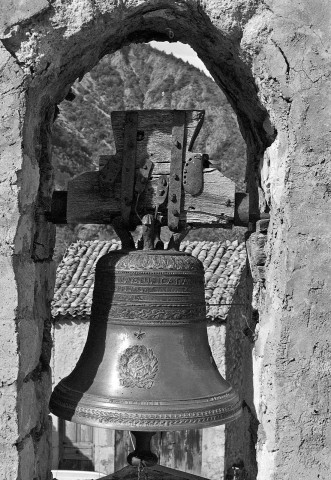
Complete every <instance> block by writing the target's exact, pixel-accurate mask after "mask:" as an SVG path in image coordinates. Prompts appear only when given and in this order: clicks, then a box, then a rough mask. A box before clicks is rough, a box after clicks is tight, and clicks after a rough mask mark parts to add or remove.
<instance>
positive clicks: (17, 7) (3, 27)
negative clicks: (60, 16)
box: [0, 0, 50, 38]
mask: <svg viewBox="0 0 331 480" xmlns="http://www.w3.org/2000/svg"><path fill="white" fill-rule="evenodd" d="M49 6H50V5H49V2H47V0H29V2H22V1H21V0H5V1H4V2H3V3H2V4H1V6H0V18H1V21H0V35H1V36H2V38H3V37H5V36H6V34H7V33H8V32H9V30H10V27H12V26H13V25H16V24H17V23H20V22H24V21H26V20H29V19H30V18H31V17H33V16H34V15H38V14H39V13H42V12H43V11H45V10H46V9H47V8H49Z"/></svg>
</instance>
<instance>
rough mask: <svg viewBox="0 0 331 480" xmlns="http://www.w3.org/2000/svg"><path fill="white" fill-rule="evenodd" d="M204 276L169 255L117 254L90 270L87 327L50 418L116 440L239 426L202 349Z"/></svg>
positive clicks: (232, 395)
mask: <svg viewBox="0 0 331 480" xmlns="http://www.w3.org/2000/svg"><path fill="white" fill-rule="evenodd" d="M205 310H206V307H205V299H204V270H203V266H202V264H201V262H200V261H199V260H197V259H196V258H194V257H192V256H191V255H189V254H186V253H182V252H177V251H171V250H170V251H157V250H148V251H141V250H140V251H139V250H138V251H123V250H122V251H115V252H111V253H108V254H107V255H105V256H103V257H102V258H101V259H100V260H99V261H98V263H97V267H96V275H95V287H94V294H93V304H92V314H91V323H90V328H89V333H88V338H87V342H86V345H85V347H84V350H83V353H82V355H81V357H80V359H79V361H78V363H77V365H76V367H75V368H74V370H73V372H72V373H71V374H70V375H69V376H68V377H66V378H64V379H63V380H61V382H60V383H59V384H58V385H57V386H56V387H55V390H54V392H53V394H52V396H51V400H50V408H51V411H52V412H53V413H54V414H55V415H57V416H59V417H61V418H63V419H65V420H71V421H75V422H78V423H83V424H86V425H92V426H98V427H106V428H112V429H117V430H133V431H157V430H163V431H165V430H181V429H189V428H202V427H209V426H212V425H219V424H223V423H226V422H229V421H231V420H234V419H236V418H237V417H239V415H240V413H241V404H240V401H239V397H238V395H237V393H236V392H234V390H233V389H232V387H231V385H230V384H229V383H228V382H227V381H226V380H224V378H223V377H222V376H221V375H220V373H219V372H218V369H217V367H216V365H215V362H214V360H213V357H212V354H211V350H210V347H209V344H208V339H207V328H206V313H205Z"/></svg>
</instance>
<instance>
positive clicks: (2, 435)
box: [0, 383, 19, 446]
mask: <svg viewBox="0 0 331 480" xmlns="http://www.w3.org/2000/svg"><path fill="white" fill-rule="evenodd" d="M16 400H17V392H16V384H15V383H13V384H12V385H6V386H2V387H1V388H0V444H2V445H6V444H7V445H8V446H9V445H13V444H14V443H15V442H16V441H17V438H18V435H19V427H18V420H17V411H16Z"/></svg>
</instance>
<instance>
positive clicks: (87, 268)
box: [52, 240, 246, 321]
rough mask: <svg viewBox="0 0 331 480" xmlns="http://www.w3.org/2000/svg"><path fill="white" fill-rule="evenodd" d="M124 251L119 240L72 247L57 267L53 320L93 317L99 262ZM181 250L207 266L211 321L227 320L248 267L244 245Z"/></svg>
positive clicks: (202, 244) (187, 246)
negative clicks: (95, 282) (246, 266)
mask: <svg viewBox="0 0 331 480" xmlns="http://www.w3.org/2000/svg"><path fill="white" fill-rule="evenodd" d="M120 248H121V243H120V241H117V240H111V241H99V240H95V241H89V242H83V241H78V242H76V243H73V244H72V245H70V247H69V248H68V249H67V251H66V253H65V255H64V257H63V259H62V261H61V263H60V264H59V266H58V268H57V273H56V283H55V291H54V299H53V302H52V315H53V317H55V318H56V317H59V316H72V317H78V316H79V317H89V315H90V313H91V304H92V294H93V287H94V270H95V265H96V262H97V260H98V259H99V258H100V257H101V256H102V255H105V254H106V253H108V252H110V251H113V250H118V249H120ZM180 250H181V251H185V252H187V253H191V255H193V256H194V257H197V258H198V259H199V260H200V261H201V262H202V263H203V266H204V269H205V297H206V303H207V318H208V319H209V320H211V321H215V320H225V319H226V316H227V313H228V310H229V308H230V306H231V303H232V299H233V294H234V292H235V290H236V287H237V285H238V282H239V279H240V275H241V272H242V270H243V268H244V266H245V264H246V251H245V245H244V243H240V244H238V241H237V240H236V241H234V242H230V241H228V240H227V241H226V242H223V243H221V242H207V241H204V242H198V241H194V242H188V241H184V242H182V243H181V246H180Z"/></svg>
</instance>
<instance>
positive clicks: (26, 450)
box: [18, 436, 36, 480]
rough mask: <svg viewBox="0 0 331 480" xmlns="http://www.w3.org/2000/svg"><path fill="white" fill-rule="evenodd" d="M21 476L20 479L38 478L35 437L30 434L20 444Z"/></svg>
mask: <svg viewBox="0 0 331 480" xmlns="http://www.w3.org/2000/svg"><path fill="white" fill-rule="evenodd" d="M18 452H19V459H20V461H19V476H18V478H19V479H20V480H31V479H33V478H36V476H35V461H36V455H35V448H34V442H33V438H32V437H31V436H28V437H27V438H25V440H24V441H23V442H21V444H20V445H19V448H18Z"/></svg>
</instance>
